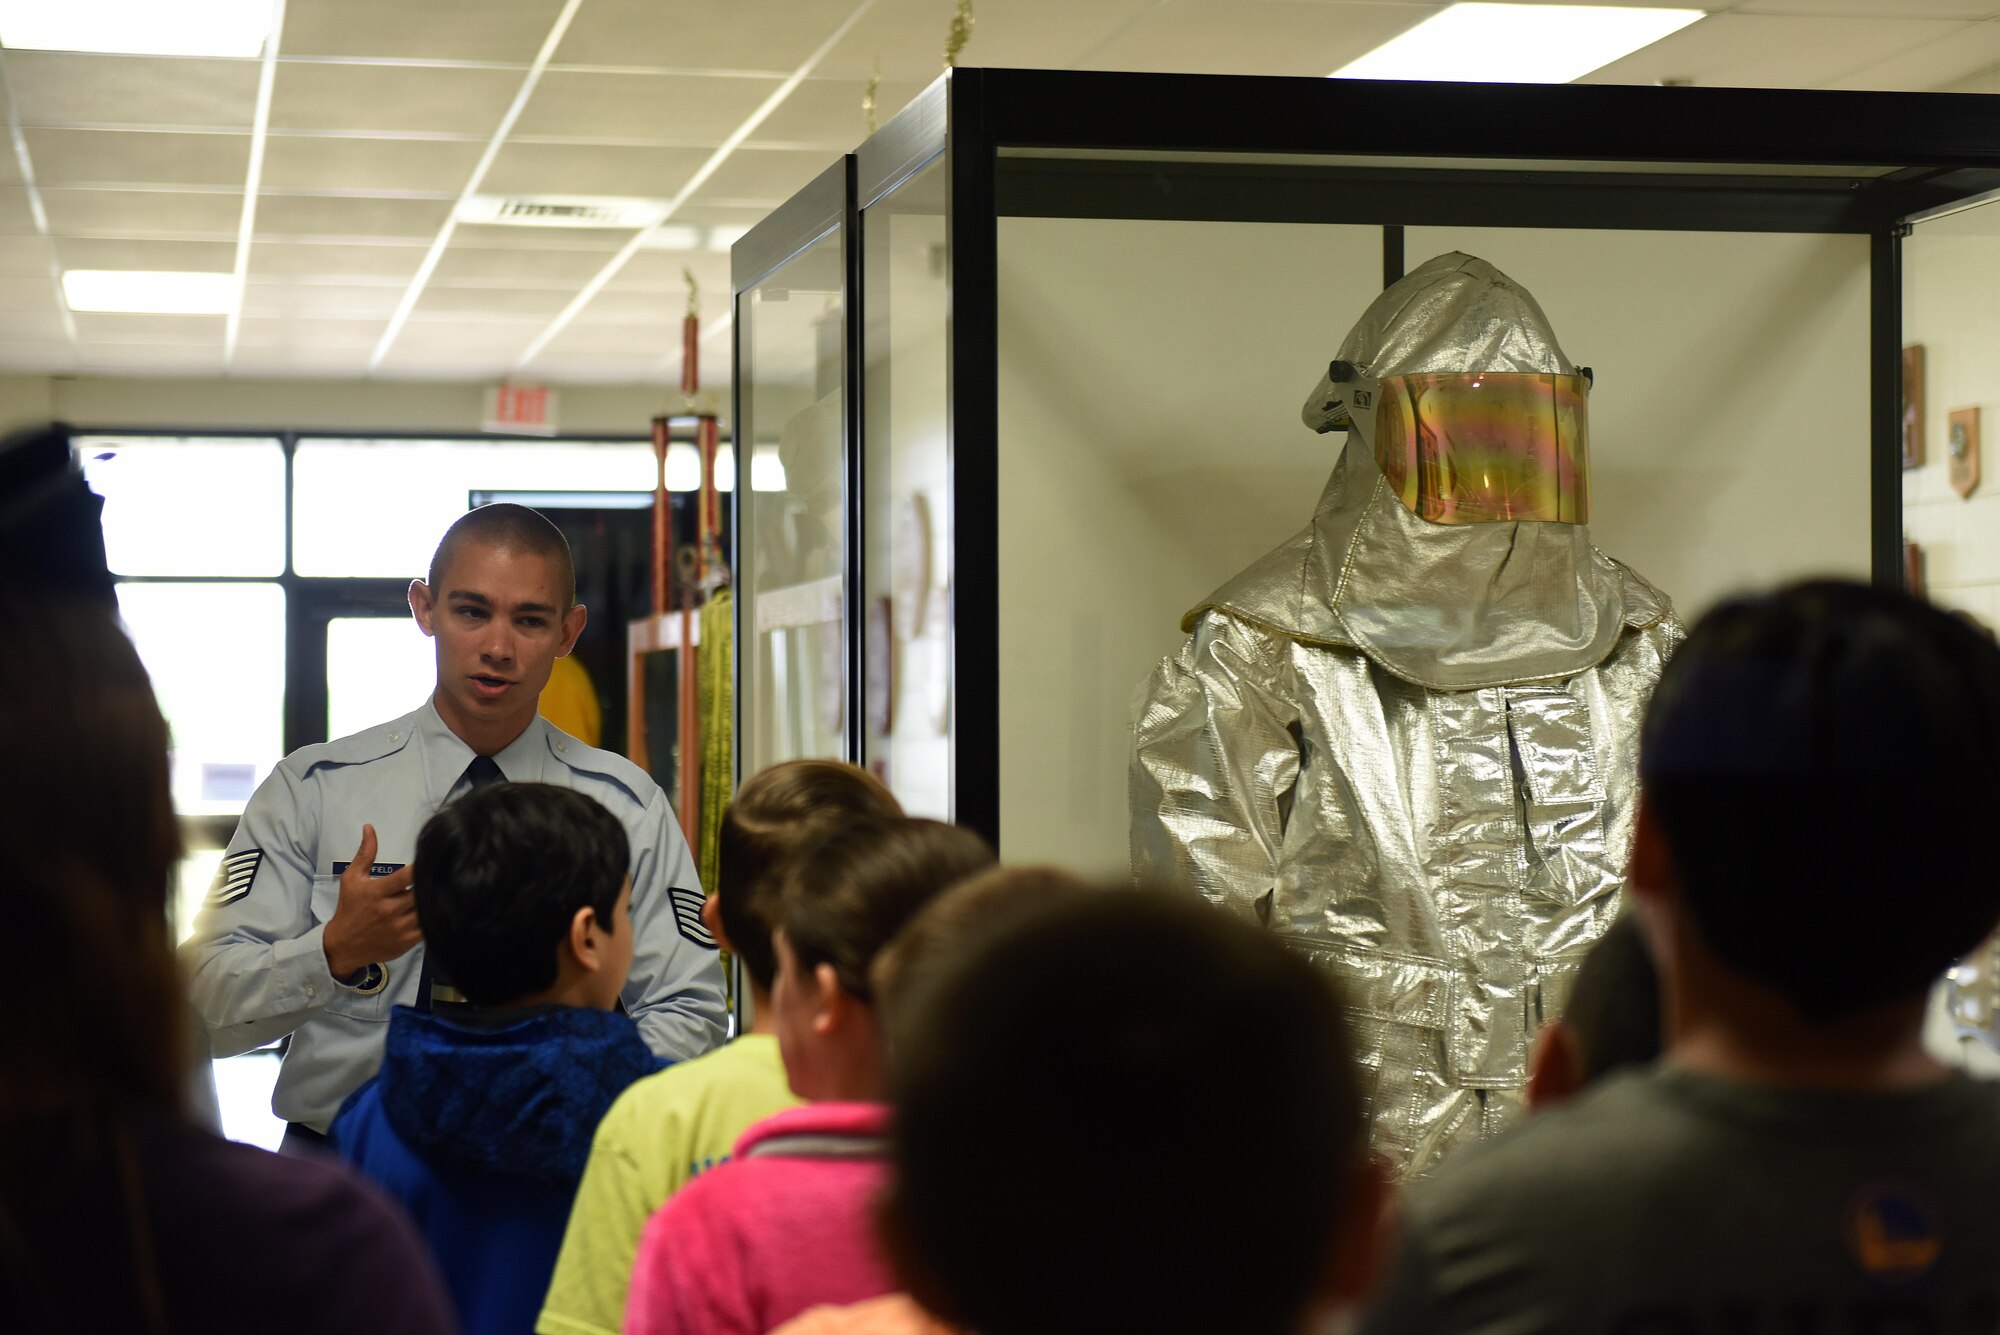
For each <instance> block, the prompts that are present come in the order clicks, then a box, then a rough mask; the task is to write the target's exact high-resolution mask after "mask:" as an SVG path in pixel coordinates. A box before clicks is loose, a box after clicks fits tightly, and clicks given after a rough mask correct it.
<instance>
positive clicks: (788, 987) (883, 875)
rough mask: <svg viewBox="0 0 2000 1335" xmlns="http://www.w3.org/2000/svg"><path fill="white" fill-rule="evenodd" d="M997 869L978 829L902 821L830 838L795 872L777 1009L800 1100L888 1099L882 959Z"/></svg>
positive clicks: (783, 890) (788, 874)
mask: <svg viewBox="0 0 2000 1335" xmlns="http://www.w3.org/2000/svg"><path fill="white" fill-rule="evenodd" d="M992 862H993V850H992V849H991V848H989V847H987V845H986V841H985V840H983V839H981V838H980V837H979V836H978V835H976V834H974V833H972V832H971V831H970V830H965V829H960V828H959V827H958V826H955V825H946V824H943V823H942V822H939V821H934V820H907V819H895V820H879V821H856V822H854V823H852V824H847V825H842V826H839V827H837V828H834V829H832V830H829V831H828V832H826V833H825V834H824V835H823V836H822V837H821V838H820V839H819V840H817V841H816V842H814V843H812V844H811V845H809V846H808V847H806V848H803V849H801V850H799V852H798V854H797V855H796V856H795V857H793V858H792V859H791V861H790V862H788V863H787V864H786V866H785V869H784V872H783V874H782V875H781V877H780V879H779V887H778V895H777V899H776V903H775V907H776V913H775V919H774V922H773V926H774V927H775V928H776V931H775V933H774V944H775V947H776V955H777V962H778V969H777V978H776V982H775V985H774V986H773V988H772V993H771V1009H772V1016H773V1021H774V1024H775V1027H776V1029H777V1034H778V1048H779V1051H780V1052H781V1053H782V1054H783V1056H784V1059H785V1070H786V1072H787V1074H789V1075H790V1077H791V1082H792V1091H793V1092H794V1093H796V1094H798V1095H799V1097H801V1098H807V1099H832V1098H864V1099H872V1098H879V1097H880V1096H881V1095H880V1089H879V1084H880V1078H881V1076H880V1062H881V1040H880V1036H879V1034H878V1032H877V1029H876V1022H875V1013H874V1000H875V990H874V986H873V984H872V982H871V981H870V978H869V969H870V968H871V966H873V964H874V962H875V956H876V954H877V953H878V952H880V951H881V949H882V948H883V947H884V946H886V945H888V944H889V941H890V940H891V938H893V937H894V936H895V935H896V934H897V933H898V932H900V931H901V930H902V929H903V927H904V925H905V924H906V923H908V922H909V921H910V919H911V918H912V917H914V916H915V915H916V912H917V910H919V909H921V908H922V907H923V906H924V905H925V904H928V903H929V902H930V901H931V900H932V899H934V898H936V897H937V896H938V894H939V893H941V892H942V891H943V890H945V889H946V888H947V887H948V886H951V885H953V884H955V883H956V882H958V881H961V880H963V879H965V878H966V877H967V876H970V875H971V874H972V873H974V872H977V871H980V870H983V869H984V868H986V867H988V866H990V865H992Z"/></svg>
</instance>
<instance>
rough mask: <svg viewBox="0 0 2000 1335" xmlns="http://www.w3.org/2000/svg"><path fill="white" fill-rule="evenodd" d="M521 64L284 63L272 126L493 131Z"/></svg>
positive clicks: (518, 79)
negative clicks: (509, 66) (510, 66)
mask: <svg viewBox="0 0 2000 1335" xmlns="http://www.w3.org/2000/svg"><path fill="white" fill-rule="evenodd" d="M522 77H523V75H522V71H520V70H517V69H476V68H475V69H462V68H450V67H443V68H440V67H437V66H426V65H377V64H340V63H335V62H317V61H293V62H289V63H284V64H280V65H279V66H278V75H277V78H276V80H275V81H274V82H273V83H272V85H271V128H272V129H273V130H276V131H283V130H366V131H373V132H378V133H389V134H471V135H478V136H480V137H481V139H482V140H483V139H485V138H488V137H491V135H492V134H493V131H494V130H496V129H498V128H499V126H500V118H501V117H502V116H505V115H506V114H507V108H508V106H509V105H511V104H512V102H513V100H514V95H515V93H516V92H518V91H519V90H520V87H521V79H522Z"/></svg>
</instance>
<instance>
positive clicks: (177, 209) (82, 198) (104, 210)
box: [42, 187, 243, 240]
mask: <svg viewBox="0 0 2000 1335" xmlns="http://www.w3.org/2000/svg"><path fill="white" fill-rule="evenodd" d="M42 207H43V209H44V210H45V211H46V212H47V213H48V217H49V229H50V230H51V231H53V232H55V233H57V234H58V235H64V234H67V235H89V236H161V235H165V236H173V237H177V238H180V239H192V238H197V237H207V238H211V239H214V240H233V239H234V238H235V236H236V228H237V224H238V223H239V222H240V221H241V219H242V216H243V196H242V194H241V193H237V192H230V191H222V190H214V191H191V190H189V191H183V190H71V189H64V188H61V187H51V188H49V189H46V190H43V191H42Z"/></svg>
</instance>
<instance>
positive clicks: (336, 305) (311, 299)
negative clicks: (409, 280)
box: [243, 279, 404, 337]
mask: <svg viewBox="0 0 2000 1335" xmlns="http://www.w3.org/2000/svg"><path fill="white" fill-rule="evenodd" d="M403 288H404V285H403V284H400V283H399V284H396V285H394V286H386V285H377V286H363V285H360V284H354V283H320V282H304V281H300V280H298V279H293V280H291V281H288V282H275V283H274V282H248V283H245V284H244V285H243V314H244V316H245V318H248V317H250V316H253V315H254V316H256V317H257V318H259V319H264V320H297V321H299V322H301V323H318V322H320V321H323V320H358V321H365V322H372V323H373V326H374V329H375V333H376V336H377V337H380V336H381V333H382V330H383V329H384V328H385V327H387V324H388V320H389V317H390V316H391V315H393V314H395V311H396V306H397V303H399V302H400V301H401V300H402V299H403Z"/></svg>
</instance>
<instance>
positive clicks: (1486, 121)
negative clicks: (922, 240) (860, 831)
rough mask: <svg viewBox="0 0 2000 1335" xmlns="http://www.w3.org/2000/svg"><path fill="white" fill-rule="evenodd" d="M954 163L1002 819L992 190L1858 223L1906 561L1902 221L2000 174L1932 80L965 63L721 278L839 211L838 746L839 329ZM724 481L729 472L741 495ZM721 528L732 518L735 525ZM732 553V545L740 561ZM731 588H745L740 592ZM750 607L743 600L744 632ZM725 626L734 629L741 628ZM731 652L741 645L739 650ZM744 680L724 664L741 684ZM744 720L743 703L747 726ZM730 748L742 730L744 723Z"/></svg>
mask: <svg viewBox="0 0 2000 1335" xmlns="http://www.w3.org/2000/svg"><path fill="white" fill-rule="evenodd" d="M938 162H942V164H943V167H944V172H945V178H946V182H947V191H948V200H947V204H946V260H945V262H946V266H947V272H946V283H947V285H948V292H949V321H948V334H947V348H946V367H947V370H946V383H947V390H946V393H947V396H948V409H947V415H946V421H947V430H946V442H947V445H946V448H947V451H948V454H949V460H950V470H951V482H950V494H951V504H952V507H953V534H952V542H951V544H950V547H949V550H947V551H945V552H944V553H942V555H941V558H940V559H941V560H943V561H945V562H947V563H948V564H949V568H950V571H951V588H952V600H951V634H950V646H951V647H950V673H951V678H950V682H951V717H950V725H949V734H950V748H951V776H950V784H951V813H950V814H951V816H952V818H953V819H955V820H956V821H958V822H959V823H961V824H964V825H967V826H970V827H971V828H973V829H976V830H978V831H980V832H981V833H982V834H984V835H985V836H986V837H987V838H989V839H991V840H993V841H994V842H995V844H996V846H997V845H998V842H999V838H1000V833H1001V831H1000V783H999V770H1000V766H999V755H1000V748H1001V744H1002V738H1001V735H1000V716H999V681H1000V674H1001V672H1002V667H1003V665H1002V662H1001V657H1000V650H1001V646H1000V640H999V605H998V604H999V587H1000V571H999V567H998V540H999V515H998V501H997V490H998V459H999V448H1000V440H999V430H998V385H997V374H996V362H997V356H998V330H997V325H996V310H997V301H996V292H995V283H996V276H997V250H998V240H997V223H998V219H999V218H1001V217H1003V216H1045V217H1070V218H1121V219H1181V220H1202V221H1244V222H1251V221H1256V222H1307V223H1345V224H1356V223H1359V224H1368V225H1377V226H1380V227H1381V229H1382V257H1383V278H1384V282H1385V283H1387V282H1390V281H1393V280H1394V279H1395V278H1397V277H1398V276H1400V274H1401V273H1402V270H1403V262H1404V255H1403V229H1404V228H1406V227H1409V226H1431V225H1478V226H1492V227H1535V228H1562V227H1573V228H1598V229H1646V230H1695V231H1722V232H1731V231H1736V232H1789V233H1843V234H1849V235H1859V236H1865V237H1867V238H1868V241H1869V255H1870V272H1869V286H1870V300H1869V340H1868V348H1869V352H1868V360H1869V368H1870V392H1869V410H1868V419H1869V420H1868V441H1869V452H1870V453H1869V485H1870V531H1869V554H1870V566H1871V569H1872V572H1873V577H1874V579H1875V580H1876V581H1877V582H1878V583H1881V584H1887V585H1895V584H1899V583H1900V582H1901V580H1902V571H1903V557H1902V538H1901V508H1902V465H1901V455H1900V441H1899V431H1900V415H1901V406H1900V354H1901V346H1902V301H1903V281H1902V241H1903V238H1904V237H1905V236H1907V235H1908V234H1909V231H1910V227H1911V224H1912V223H1913V222H1915V221H1917V220H1919V219H1922V218H1924V217H1927V216H1936V215H1938V214H1940V213H1942V212H1947V211H1950V210H1952V209H1956V208H1960V207H1966V206H1970V205H1973V204H1977V203H1981V202H1984V201H1985V200H1987V199H1988V198H1989V197H1992V196H1994V195H1995V194H1996V192H2000V100H1995V99H1992V98H1988V97H1983V96H1978V95H1965V94H1937V93H1868V92H1821V91H1793V90H1768V89H1735V88H1682V87H1626V86H1612V85H1575V84H1565V85H1502V84H1447V83H1404V82H1384V81H1370V80H1342V79H1294V78H1257V77H1241V76H1207V75H1165V74H1118V73H1088V72H1057V71H1032V70H1006V69H961V70H954V71H951V72H949V73H948V74H946V75H945V76H944V77H942V78H940V79H939V80H938V81H937V82H936V83H934V84H933V85H932V86H931V87H930V88H928V89H927V90H926V91H925V92H923V93H922V94H920V95H919V96H918V97H917V98H916V99H915V100H914V101H913V102H912V103H911V104H910V105H909V106H907V107H905V108H904V109H903V110H902V111H901V112H900V113H899V114H898V115H897V116H896V117H895V118H893V119H892V120H891V121H890V122H888V123H887V124H886V125H884V126H883V127H882V128H881V129H880V130H879V131H877V132H876V133H875V134H874V135H872V136H871V137H869V138H868V139H867V140H866V141H865V142H864V143H862V144H861V145H860V146H859V147H858V148H857V149H856V150H855V151H854V152H853V153H851V154H848V155H846V156H845V157H843V159H842V160H841V161H840V162H839V163H837V164H836V165H835V166H834V167H832V168H830V169H829V170H828V171H827V172H826V173H824V174H823V175H822V176H821V177H819V178H818V179H817V180H815V181H814V182H813V183H812V184H811V185H810V186H809V187H807V188H806V189H805V190H803V191H801V192H800V193H799V195H797V196H795V197H794V198H793V199H792V200H791V201H789V202H788V203H787V204H786V205H784V206H783V207H781V208H780V209H779V210H778V211H776V212H775V213H773V214H772V215H771V216H770V217H768V218H767V219H765V220H764V221H763V222H762V223H760V224H759V225H758V226H756V227H755V228H753V229H751V231H750V232H749V233H747V234H746V235H745V236H744V237H743V238H742V239H741V240H740V241H738V242H737V243H736V245H735V247H734V249H733V250H732V254H731V267H732V289H733V293H734V299H735V301H736V302H737V303H738V315H739V319H738V324H737V328H738V330H739V342H738V359H737V363H736V365H737V374H736V376H735V380H734V391H733V392H734V393H735V394H736V396H737V406H738V417H737V420H738V421H739V422H740V421H742V420H743V418H742V405H743V396H744V395H745V394H746V392H749V391H750V389H751V385H750V384H749V377H747V376H746V375H745V374H744V367H745V364H746V362H745V358H744V356H743V347H742V344H741V341H740V331H741V330H742V329H743V328H744V322H743V321H742V319H741V314H742V310H741V304H742V303H743V302H744V301H745V300H746V299H747V295H748V293H749V292H750V291H751V290H752V289H753V288H754V287H755V286H756V285H757V284H758V283H759V282H760V281H761V280H763V279H765V278H766V277H768V276H769V275H771V274H772V273H773V272H775V271H776V270H777V269H779V268H780V267H781V266H783V265H784V264H785V263H786V262H787V261H788V260H790V259H791V258H792V257H794V256H796V255H798V254H799V253H800V252H801V251H802V250H803V248H804V247H805V246H807V245H809V244H811V243H813V242H814V241H817V240H819V239H821V238H823V237H824V236H825V235H826V234H827V232H828V230H829V229H830V228H835V227H838V228H840V229H842V238H843V253H844V255H845V261H846V276H845V281H846V287H845V291H844V293H843V299H844V313H843V314H844V324H845V329H846V337H847V340H848V342H847V346H846V350H845V356H844V358H843V368H844V375H845V377H846V382H845V394H846V397H845V405H844V406H845V411H844V432H845V435H844V439H843V460H844V472H845V478H846V485H847V505H846V507H845V517H846V523H847V526H848V527H847V532H846V534H845V536H844V557H845V559H844V565H843V571H844V580H845V587H846V590H847V598H846V601H845V603H844V613H843V615H844V619H845V622H846V627H845V648H844V655H845V658H844V661H845V663H846V670H847V684H846V686H845V687H844V691H845V694H844V699H845V717H846V728H845V744H846V748H847V757H848V758H850V759H853V758H858V757H860V756H861V755H862V754H863V730H864V727H865V723H864V718H863V711H864V704H863V698H862V697H863V694H864V692H863V690H862V688H861V683H863V682H864V681H865V680H866V668H867V665H866V663H865V661H864V649H863V634H862V628H861V616H862V613H861V611H860V609H861V608H862V607H863V599H862V590H863V588H864V571H863V569H862V562H863V553H864V552H865V551H866V550H867V535H868V532H869V525H870V524H871V523H881V522H886V518H887V517H886V516H873V515H870V514H869V513H867V510H866V506H865V505H864V504H863V502H862V498H863V497H864V496H865V494H866V489H865V486H864V482H865V478H864V456H865V450H864V448H863V446H864V436H863V433H864V431H865V429H866V420H867V419H866V406H867V405H866V399H865V395H866V388H865V383H864V382H865V374H864V367H863V360H864V359H863V358H862V356H860V355H859V352H858V349H859V346H860V340H861V337H862V330H863V328H864V324H865V320H866V316H867V312H866V309H865V304H864V295H865V283H864V273H863V255H864V245H863V229H864V227H865V226H866V217H867V211H868V210H869V209H870V208H871V207H872V206H874V205H875V204H877V203H878V202H880V201H882V200H883V199H884V198H885V197H887V196H888V195H889V194H890V193H891V192H892V191H894V190H895V189H896V188H897V187H898V186H900V185H902V184H903V183H904V182H906V181H908V180H909V179H910V178H911V177H913V176H914V175H915V174H916V173H917V172H919V171H921V170H922V169H924V168H926V167H928V166H930V165H931V164H933V163H938ZM744 490H745V489H743V488H739V489H738V490H737V491H736V493H734V498H733V503H736V504H740V503H741V500H742V496H743V494H744ZM735 532H736V533H737V534H738V535H739V541H740V540H741V537H740V535H744V534H745V533H746V532H747V530H746V528H745V527H744V526H743V525H742V524H741V523H738V524H736V525H735ZM737 568H738V569H739V570H740V569H741V568H742V566H741V564H740V562H739V564H738V566H737ZM739 615H740V613H739ZM742 633H743V628H742V626H741V625H739V627H738V634H739V637H740V636H741V635H742ZM739 643H740V638H739ZM740 661H741V659H740V658H739V662H740ZM742 698H743V695H742V692H741V690H740V689H739V693H738V699H739V700H741V699H742ZM742 726H743V724H742V721H741V716H740V715H739V728H741V727H742ZM737 754H738V755H739V756H741V755H744V754H746V751H745V747H744V745H743V739H742V738H741V737H740V736H739V739H738V747H737Z"/></svg>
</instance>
